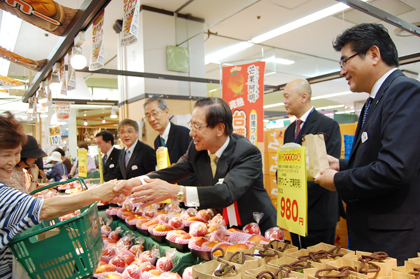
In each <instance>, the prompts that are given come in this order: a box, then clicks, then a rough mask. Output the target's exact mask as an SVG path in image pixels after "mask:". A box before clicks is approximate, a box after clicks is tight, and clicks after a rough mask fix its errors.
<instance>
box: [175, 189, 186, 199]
mask: <svg viewBox="0 0 420 279" xmlns="http://www.w3.org/2000/svg"><path fill="white" fill-rule="evenodd" d="M184 198H185V193H184V186H181V185H180V186H179V192H178V193H177V194H176V200H177V201H178V202H182V201H184Z"/></svg>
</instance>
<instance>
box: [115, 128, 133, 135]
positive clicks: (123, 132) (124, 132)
mask: <svg viewBox="0 0 420 279" xmlns="http://www.w3.org/2000/svg"><path fill="white" fill-rule="evenodd" d="M135 132H136V130H131V129H130V130H128V131H124V130H120V131H119V134H120V135H125V134H130V135H131V134H134V133H135Z"/></svg>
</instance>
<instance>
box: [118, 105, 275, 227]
mask: <svg viewBox="0 0 420 279" xmlns="http://www.w3.org/2000/svg"><path fill="white" fill-rule="evenodd" d="M190 127H191V132H190V136H191V137H192V138H193V142H194V144H191V145H190V147H189V148H188V151H187V153H186V154H185V155H183V156H182V157H181V158H180V160H179V161H178V162H177V163H176V164H173V165H171V166H170V167H168V168H166V169H163V170H159V171H156V172H151V173H148V174H147V177H146V176H143V177H138V178H133V179H130V180H128V181H123V182H120V184H119V185H118V186H116V190H117V189H121V188H123V187H127V188H130V187H131V188H133V189H132V190H133V192H134V193H133V194H132V196H134V197H138V198H139V200H140V201H142V202H144V204H143V206H147V205H150V204H152V203H156V202H159V201H162V200H164V199H167V198H171V199H177V200H178V201H182V202H184V203H185V204H186V205H187V206H196V207H200V208H215V209H216V211H217V212H219V213H221V212H224V213H227V212H228V214H225V216H224V217H226V215H230V212H232V211H235V210H237V213H238V216H237V217H239V218H236V220H237V221H239V220H240V221H239V222H240V224H241V225H239V224H238V227H239V228H241V227H242V226H244V225H246V224H248V223H251V222H255V220H254V213H255V212H258V213H263V214H264V215H263V217H262V219H261V220H260V222H259V225H260V228H261V231H262V233H264V232H265V231H266V230H267V229H269V228H271V227H275V226H277V225H276V222H277V212H276V209H275V208H274V206H273V203H272V202H271V200H270V197H269V196H268V193H267V191H266V190H265V188H264V183H263V172H262V157H261V152H260V150H259V149H258V148H257V147H256V146H255V145H253V144H251V142H250V141H249V140H248V139H247V138H245V137H243V136H240V135H237V134H233V126H232V113H231V111H230V108H229V106H228V105H227V104H226V102H225V101H223V100H222V99H219V98H205V99H201V100H199V101H197V103H196V104H195V108H194V110H193V112H192V118H191V122H190ZM191 174H195V175H196V176H197V179H198V181H199V182H200V184H201V185H202V186H198V187H194V186H191V185H186V186H183V185H175V184H172V183H176V182H178V181H180V180H182V179H184V178H185V177H187V176H189V175H191ZM157 178H159V179H157ZM161 179H162V180H161ZM166 181H167V182H166ZM143 182H144V183H143ZM142 184H143V185H142ZM225 208H228V209H226V210H225ZM231 217H232V215H230V216H229V221H231ZM225 221H226V219H225Z"/></svg>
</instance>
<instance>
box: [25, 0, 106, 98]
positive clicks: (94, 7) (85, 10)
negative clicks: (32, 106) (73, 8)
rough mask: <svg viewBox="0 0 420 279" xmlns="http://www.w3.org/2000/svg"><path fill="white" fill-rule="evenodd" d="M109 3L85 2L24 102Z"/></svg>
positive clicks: (91, 0)
mask: <svg viewBox="0 0 420 279" xmlns="http://www.w3.org/2000/svg"><path fill="white" fill-rule="evenodd" d="M109 2H111V0H85V1H84V2H83V4H82V5H81V6H80V8H79V11H78V12H77V14H76V15H75V16H74V18H73V19H72V21H71V22H70V23H69V25H70V26H72V27H71V29H70V30H69V32H68V33H67V35H66V36H63V37H60V38H59V40H58V42H57V43H56V45H55V46H54V48H53V49H52V50H51V53H50V55H48V58H47V63H46V64H45V65H44V67H43V68H42V70H41V71H39V72H38V73H37V74H36V76H35V78H34V79H33V80H32V82H31V83H30V84H29V88H28V89H27V90H26V92H25V95H24V97H23V99H22V101H23V102H25V103H27V102H28V99H29V98H30V97H32V96H33V95H34V94H35V93H36V91H37V90H38V88H39V85H40V84H41V82H42V81H43V80H46V79H47V78H48V76H49V74H50V72H51V69H52V68H53V66H54V64H55V63H56V62H59V61H60V60H61V59H62V58H63V57H64V56H65V55H66V54H67V52H68V51H69V49H70V48H71V47H72V46H73V44H74V37H76V35H77V34H78V33H79V32H80V31H82V30H86V29H87V28H88V27H89V25H90V24H91V23H92V21H93V20H94V19H95V18H96V15H97V14H99V13H101V12H102V11H103V9H105V7H106V6H107V5H108V3H109Z"/></svg>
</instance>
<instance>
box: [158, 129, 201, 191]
mask: <svg viewBox="0 0 420 279" xmlns="http://www.w3.org/2000/svg"><path fill="white" fill-rule="evenodd" d="M191 141H192V138H191V137H190V130H189V129H188V128H186V127H184V126H179V125H176V124H174V123H172V122H171V128H170V129H169V135H168V141H167V142H166V147H167V148H168V153H169V160H170V161H171V164H174V163H176V162H178V160H179V158H180V157H181V156H182V155H184V154H185V152H187V150H188V146H189V145H190V142H191ZM154 144H155V150H157V149H158V148H159V147H160V146H161V143H160V135H159V136H157V137H156V139H155V142H154ZM178 184H179V185H189V186H199V185H200V184H199V183H198V180H197V178H196V177H195V175H191V176H189V177H187V178H185V179H183V180H181V181H180V182H179V183H178Z"/></svg>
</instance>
